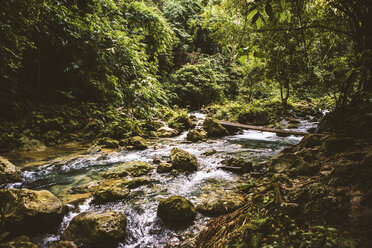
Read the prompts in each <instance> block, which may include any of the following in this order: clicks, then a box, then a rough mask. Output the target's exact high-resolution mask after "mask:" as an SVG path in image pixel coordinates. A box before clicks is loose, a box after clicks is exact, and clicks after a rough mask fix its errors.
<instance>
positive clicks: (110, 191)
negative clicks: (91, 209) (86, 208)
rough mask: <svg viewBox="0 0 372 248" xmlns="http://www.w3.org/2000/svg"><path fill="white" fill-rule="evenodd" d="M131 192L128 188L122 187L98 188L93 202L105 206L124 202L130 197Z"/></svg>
mask: <svg viewBox="0 0 372 248" xmlns="http://www.w3.org/2000/svg"><path fill="white" fill-rule="evenodd" d="M129 193H130V191H129V189H128V188H121V187H115V186H114V187H98V188H97V189H96V191H94V193H93V202H94V203H97V204H103V203H107V202H113V201H118V200H122V199H125V198H127V197H128V195H129Z"/></svg>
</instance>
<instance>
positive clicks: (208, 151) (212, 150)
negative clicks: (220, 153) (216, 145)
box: [202, 149, 217, 156]
mask: <svg viewBox="0 0 372 248" xmlns="http://www.w3.org/2000/svg"><path fill="white" fill-rule="evenodd" d="M216 152H217V151H216V150H215V149H210V150H207V151H205V152H203V153H202V155H204V156H212V155H213V154H215V153H216Z"/></svg>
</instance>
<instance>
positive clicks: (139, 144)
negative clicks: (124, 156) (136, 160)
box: [129, 136, 148, 150]
mask: <svg viewBox="0 0 372 248" xmlns="http://www.w3.org/2000/svg"><path fill="white" fill-rule="evenodd" d="M129 146H131V147H132V149H133V150H145V149H147V146H148V144H147V141H146V140H145V139H144V138H142V137H140V136H134V137H132V138H131V139H130V140H129Z"/></svg>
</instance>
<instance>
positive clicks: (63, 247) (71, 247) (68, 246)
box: [49, 241, 77, 248]
mask: <svg viewBox="0 0 372 248" xmlns="http://www.w3.org/2000/svg"><path fill="white" fill-rule="evenodd" d="M49 248H77V245H76V244H75V243H74V242H71V241H59V242H57V243H53V244H52V245H51V246H49Z"/></svg>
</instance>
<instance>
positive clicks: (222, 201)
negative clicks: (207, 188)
mask: <svg viewBox="0 0 372 248" xmlns="http://www.w3.org/2000/svg"><path fill="white" fill-rule="evenodd" d="M243 204H244V198H243V197H242V196H241V195H240V194H237V193H226V192H221V191H220V190H216V191H215V192H212V193H209V194H207V195H205V196H202V200H201V202H200V204H199V205H198V206H197V210H198V211H199V212H201V213H202V214H205V215H207V216H218V215H222V214H227V213H231V212H233V211H234V210H236V209H238V208H239V207H241V206H243Z"/></svg>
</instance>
